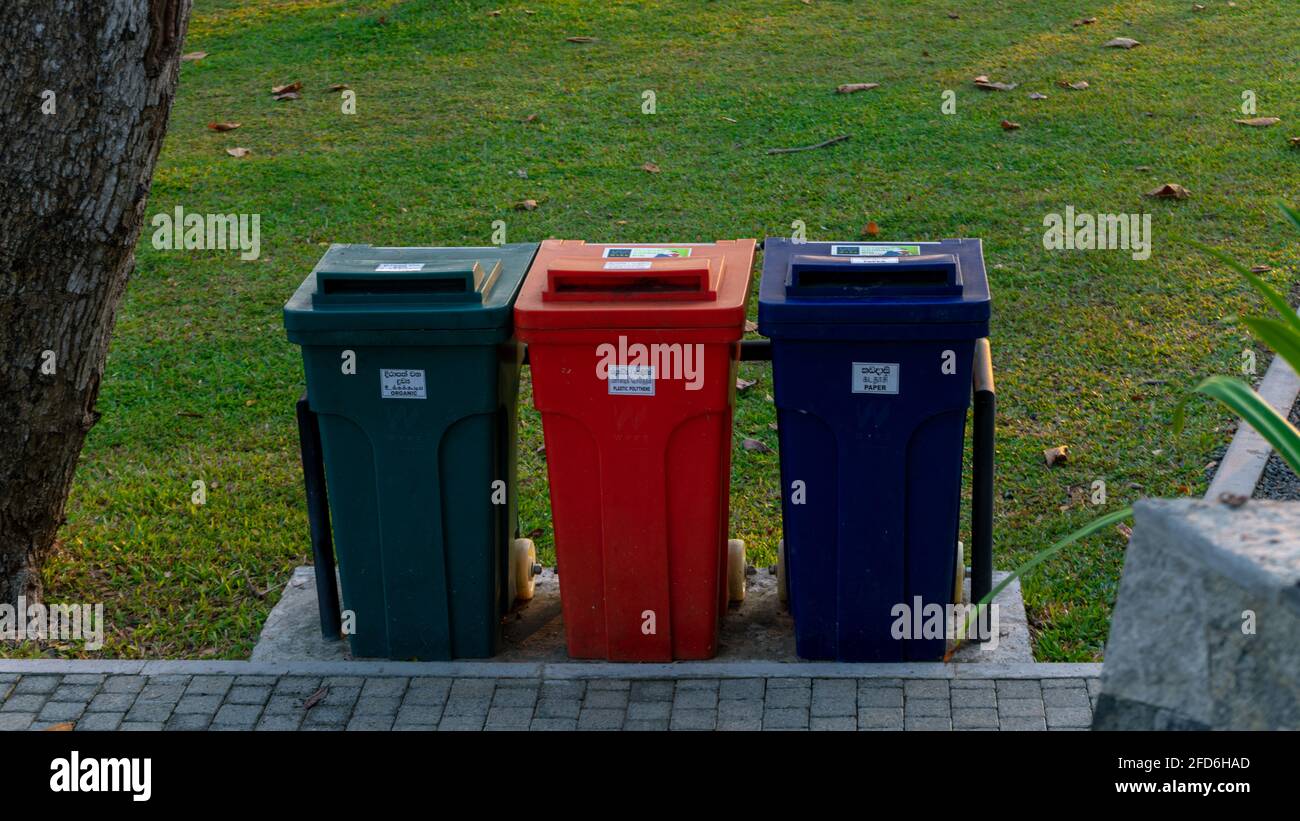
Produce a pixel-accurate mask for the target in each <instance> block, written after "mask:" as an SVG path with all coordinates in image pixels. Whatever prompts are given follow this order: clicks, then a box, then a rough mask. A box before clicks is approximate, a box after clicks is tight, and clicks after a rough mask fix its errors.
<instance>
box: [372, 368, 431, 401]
mask: <svg viewBox="0 0 1300 821" xmlns="http://www.w3.org/2000/svg"><path fill="white" fill-rule="evenodd" d="M379 395H380V396H382V397H383V398H384V399H428V398H429V397H428V396H427V395H426V394H425V391H424V371H415V370H409V369H406V368H380V369H379Z"/></svg>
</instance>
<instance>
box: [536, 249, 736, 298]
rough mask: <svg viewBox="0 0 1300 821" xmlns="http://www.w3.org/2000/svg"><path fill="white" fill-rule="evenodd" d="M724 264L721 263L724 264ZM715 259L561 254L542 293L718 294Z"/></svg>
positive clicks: (567, 295)
mask: <svg viewBox="0 0 1300 821" xmlns="http://www.w3.org/2000/svg"><path fill="white" fill-rule="evenodd" d="M719 267H720V266H719ZM713 268H714V262H713V261H711V260H698V261H697V260H689V259H662V260H660V259H656V260H635V261H625V260H618V261H615V260H605V259H577V260H556V261H555V262H553V263H551V265H550V266H549V267H548V268H547V269H546V289H545V290H544V291H543V292H542V299H544V300H548V301H557V300H558V301H561V302H622V301H630V300H638V301H639V300H665V301H675V300H713V299H717V296H718V294H717V289H716V286H715V284H714V283H715V281H716V277H715V275H714V272H713Z"/></svg>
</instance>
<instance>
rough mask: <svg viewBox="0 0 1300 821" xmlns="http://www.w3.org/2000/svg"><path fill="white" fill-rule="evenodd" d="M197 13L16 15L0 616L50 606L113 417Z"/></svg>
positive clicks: (28, 4)
mask: <svg viewBox="0 0 1300 821" xmlns="http://www.w3.org/2000/svg"><path fill="white" fill-rule="evenodd" d="M190 3H191V0H4V3H3V4H2V5H0V43H2V44H3V45H2V46H0V604H3V603H11V604H12V603H15V602H16V600H17V598H18V597H19V596H20V595H22V596H26V597H28V600H29V601H33V600H39V597H40V593H41V580H40V566H41V562H42V560H43V558H44V556H45V555H46V554H48V552H49V550H50V548H51V546H52V545H53V543H54V540H55V537H56V535H57V533H58V529H59V526H60V525H61V524H62V522H63V514H64V504H65V502H66V500H67V496H68V490H69V488H70V486H71V484H72V478H73V473H74V471H75V469H76V466H77V459H78V455H79V454H80V452H81V447H82V444H83V442H84V441H85V437H86V433H87V431H89V430H90V427H91V426H92V425H93V424H94V423H95V420H96V418H97V416H98V414H97V413H96V411H95V400H96V398H97V396H98V394H99V385H100V379H101V377H102V375H103V372H104V360H105V357H106V356H107V353H108V341H109V335H110V333H111V332H112V329H113V320H114V315H115V312H116V309H117V305H118V302H119V301H120V300H121V297H122V293H123V291H124V290H125V288H126V283H127V280H128V278H129V277H130V274H131V270H132V268H133V267H134V265H135V244H136V241H137V240H138V239H139V237H140V230H141V226H142V224H143V223H144V221H145V215H144V208H145V201H146V199H147V197H148V194H149V188H150V183H151V181H152V179H153V171H154V163H155V162H156V161H157V159H158V150H159V148H160V147H161V145H162V141H163V133H164V131H165V130H166V126H167V118H168V115H169V114H170V112H171V105H172V98H173V95H174V94H175V91H176V79H177V75H178V73H179V67H180V50H181V42H182V40H183V39H184V34H185V28H186V25H187V23H188V20H189V13H190Z"/></svg>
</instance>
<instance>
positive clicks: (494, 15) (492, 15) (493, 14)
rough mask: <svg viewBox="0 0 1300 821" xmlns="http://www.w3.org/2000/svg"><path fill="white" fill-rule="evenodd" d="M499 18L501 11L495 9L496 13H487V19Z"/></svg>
mask: <svg viewBox="0 0 1300 821" xmlns="http://www.w3.org/2000/svg"><path fill="white" fill-rule="evenodd" d="M500 16H501V9H497V10H496V11H489V12H488V17H500Z"/></svg>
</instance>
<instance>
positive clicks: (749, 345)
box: [740, 339, 772, 362]
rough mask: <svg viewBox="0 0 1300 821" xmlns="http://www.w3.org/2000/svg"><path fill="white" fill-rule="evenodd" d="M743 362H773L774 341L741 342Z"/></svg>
mask: <svg viewBox="0 0 1300 821" xmlns="http://www.w3.org/2000/svg"><path fill="white" fill-rule="evenodd" d="M740 361H741V362H771V361H772V341H771V340H770V339H742V340H740Z"/></svg>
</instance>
